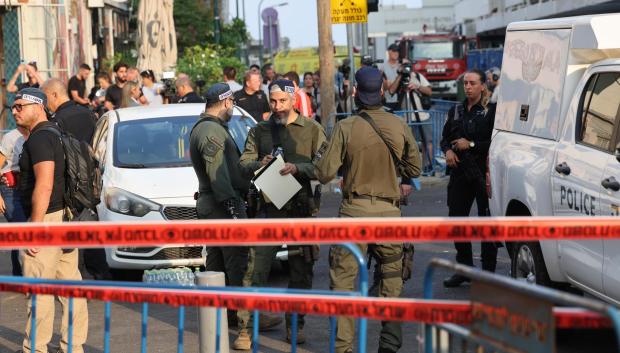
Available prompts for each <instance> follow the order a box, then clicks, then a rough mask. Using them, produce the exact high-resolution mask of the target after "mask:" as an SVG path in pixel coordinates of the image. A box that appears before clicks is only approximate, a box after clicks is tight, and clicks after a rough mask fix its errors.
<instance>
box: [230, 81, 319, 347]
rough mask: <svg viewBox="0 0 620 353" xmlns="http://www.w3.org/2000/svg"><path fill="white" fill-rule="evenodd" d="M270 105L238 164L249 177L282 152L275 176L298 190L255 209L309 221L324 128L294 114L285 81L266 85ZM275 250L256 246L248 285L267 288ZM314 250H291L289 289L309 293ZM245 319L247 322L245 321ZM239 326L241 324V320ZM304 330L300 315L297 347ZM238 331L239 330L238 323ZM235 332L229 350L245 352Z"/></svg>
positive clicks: (244, 341) (245, 340) (291, 89)
mask: <svg viewBox="0 0 620 353" xmlns="http://www.w3.org/2000/svg"><path fill="white" fill-rule="evenodd" d="M269 105H270V107H271V112H272V114H271V117H270V118H269V119H268V120H266V121H261V122H259V123H258V124H257V125H256V127H254V128H252V130H250V132H249V134H248V138H247V140H246V143H245V149H244V151H243V154H242V155H241V159H240V163H241V167H242V169H243V171H244V173H245V174H246V175H248V176H252V175H254V172H255V171H257V170H258V169H260V168H261V167H263V166H265V165H267V164H268V163H269V162H270V161H271V160H272V159H273V158H275V157H277V155H278V154H281V155H282V157H283V158H284V161H285V162H286V163H285V165H284V168H283V169H282V170H280V174H282V175H287V174H291V175H292V176H293V177H295V179H297V181H298V182H299V183H300V184H301V185H302V188H301V190H300V191H299V192H298V193H297V194H296V195H295V196H293V198H292V199H291V200H290V201H289V202H288V203H287V204H286V205H284V206H283V207H282V209H277V208H276V207H275V206H274V205H273V204H272V203H271V202H270V201H269V200H267V199H266V198H262V199H261V202H260V206H259V210H260V213H261V216H263V217H266V218H306V217H311V216H312V214H313V213H314V212H315V211H316V210H317V209H318V205H315V204H314V198H313V194H312V190H311V186H310V181H311V180H313V179H316V176H315V172H314V166H313V165H312V159H313V158H314V157H315V155H316V154H317V152H318V150H319V147H320V146H321V145H322V144H323V142H325V140H326V138H325V131H324V130H323V127H322V126H321V125H320V124H319V123H317V122H315V121H314V120H311V119H309V118H308V117H304V116H302V115H301V114H299V113H297V112H296V111H295V109H293V106H294V105H295V85H294V84H293V82H291V81H289V80H276V81H274V82H272V83H271V85H270V86H269ZM278 249H279V247H278V246H258V247H256V248H254V249H253V252H252V253H253V256H250V265H249V266H248V267H249V270H248V271H249V272H251V279H252V286H256V287H264V286H265V285H266V284H267V279H268V277H269V272H270V270H271V263H272V260H273V258H274V256H275V254H276V252H277V250H278ZM316 250H317V249H313V248H312V247H310V246H302V247H299V246H294V247H293V246H291V247H289V251H290V254H293V253H296V254H298V255H295V256H289V269H290V278H289V284H288V287H289V288H298V289H311V288H312V275H313V274H312V268H313V265H314V261H316V258H317V256H318V253H317V252H316ZM246 320H247V318H246ZM241 323H243V320H241ZM286 326H287V335H286V339H287V341H288V342H291V339H292V332H291V316H290V315H289V314H287V315H286ZM303 326H304V316H303V315H299V316H298V326H297V327H298V332H297V343H299V344H301V343H303V342H304V341H305V337H304V336H303V335H302V333H301V330H302V329H303ZM240 328H243V326H242V325H240ZM242 333H244V332H243V330H240V336H239V338H238V339H237V341H235V343H234V345H233V348H234V349H245V350H248V349H250V337H249V335H248V334H247V332H245V333H244V335H243V336H242V335H241V334H242Z"/></svg>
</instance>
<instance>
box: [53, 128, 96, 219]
mask: <svg viewBox="0 0 620 353" xmlns="http://www.w3.org/2000/svg"><path fill="white" fill-rule="evenodd" d="M42 130H47V131H52V132H54V133H55V134H56V135H57V136H58V137H59V138H60V142H61V143H62V149H63V151H64V153H65V192H64V196H63V198H64V201H65V206H66V208H67V209H68V210H69V211H70V213H71V214H69V215H67V218H68V219H69V220H95V219H92V218H93V217H96V214H95V206H97V204H99V202H100V199H99V198H100V195H101V190H100V187H99V185H100V183H99V179H100V174H99V169H98V168H97V165H98V162H97V160H96V159H95V157H94V154H93V152H92V149H91V147H90V145H89V144H88V143H86V142H84V141H80V140H78V139H77V138H75V137H74V136H73V135H71V134H69V133H67V132H65V131H62V130H61V129H60V128H59V127H52V126H46V127H44V128H43V129H42Z"/></svg>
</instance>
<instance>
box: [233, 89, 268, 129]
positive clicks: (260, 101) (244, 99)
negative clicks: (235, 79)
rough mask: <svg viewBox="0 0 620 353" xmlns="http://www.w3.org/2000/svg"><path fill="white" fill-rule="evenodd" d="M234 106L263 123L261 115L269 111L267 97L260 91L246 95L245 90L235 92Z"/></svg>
mask: <svg viewBox="0 0 620 353" xmlns="http://www.w3.org/2000/svg"><path fill="white" fill-rule="evenodd" d="M234 97H235V104H236V105H238V106H239V107H241V108H243V109H244V110H245V111H246V112H248V113H249V114H250V115H251V116H252V117H253V118H254V119H255V120H256V121H263V113H267V112H269V111H271V108H270V107H269V102H268V101H267V96H266V95H265V93H264V92H263V91H262V90H258V91H256V92H254V93H253V94H247V92H246V91H245V89H242V90H239V91H237V92H235V95H234Z"/></svg>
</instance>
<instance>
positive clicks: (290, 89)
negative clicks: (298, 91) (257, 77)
mask: <svg viewBox="0 0 620 353" xmlns="http://www.w3.org/2000/svg"><path fill="white" fill-rule="evenodd" d="M274 92H286V93H289V94H291V95H293V94H295V85H294V84H293V81H291V80H284V79H280V80H275V81H273V82H272V83H271V84H270V85H269V93H270V94H271V93H274Z"/></svg>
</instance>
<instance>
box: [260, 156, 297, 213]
mask: <svg viewBox="0 0 620 353" xmlns="http://www.w3.org/2000/svg"><path fill="white" fill-rule="evenodd" d="M282 168H284V159H283V158H282V155H279V156H277V157H276V158H274V159H272V160H271V161H269V163H268V164H267V165H266V166H264V167H263V168H261V169H260V170H259V171H258V173H256V175H255V176H254V178H253V179H252V182H253V183H254V185H256V187H257V188H258V189H259V190H260V191H261V192H262V193H263V194H264V196H265V197H266V198H267V199H269V200H270V201H271V202H272V203H273V205H274V206H276V208H277V209H278V210H280V209H282V207H284V205H286V203H287V202H288V201H289V200H290V199H292V198H293V196H295V194H297V192H298V191H299V190H301V184H299V182H298V181H297V179H295V177H293V175H292V174H287V175H280V170H282Z"/></svg>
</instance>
